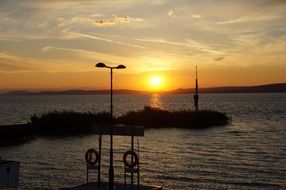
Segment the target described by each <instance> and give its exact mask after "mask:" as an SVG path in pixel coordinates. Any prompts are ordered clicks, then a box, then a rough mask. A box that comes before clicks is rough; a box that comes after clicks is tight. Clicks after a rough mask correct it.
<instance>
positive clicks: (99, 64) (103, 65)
mask: <svg viewBox="0 0 286 190" xmlns="http://www.w3.org/2000/svg"><path fill="white" fill-rule="evenodd" d="M95 66H96V67H106V65H105V64H104V63H97V64H96V65H95Z"/></svg>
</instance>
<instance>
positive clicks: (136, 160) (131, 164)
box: [123, 150, 139, 168]
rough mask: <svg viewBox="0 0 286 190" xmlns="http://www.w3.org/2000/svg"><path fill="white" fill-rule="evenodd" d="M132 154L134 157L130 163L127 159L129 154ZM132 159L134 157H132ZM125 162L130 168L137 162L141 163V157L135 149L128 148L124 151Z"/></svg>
mask: <svg viewBox="0 0 286 190" xmlns="http://www.w3.org/2000/svg"><path fill="white" fill-rule="evenodd" d="M128 155H131V158H133V162H131V163H129V162H128V161H127V156H128ZM131 160H132V159H131ZM123 162H124V165H125V166H126V167H128V168H134V167H135V166H136V165H137V164H139V158H138V156H137V154H136V153H135V152H134V151H131V150H128V151H126V152H125V153H124V155H123Z"/></svg>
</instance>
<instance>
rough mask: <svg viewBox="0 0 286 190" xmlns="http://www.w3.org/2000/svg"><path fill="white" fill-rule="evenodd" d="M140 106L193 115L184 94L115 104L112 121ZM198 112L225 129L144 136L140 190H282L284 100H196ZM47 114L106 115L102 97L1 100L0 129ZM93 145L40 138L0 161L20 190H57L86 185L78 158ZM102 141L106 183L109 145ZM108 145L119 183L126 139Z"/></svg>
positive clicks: (6, 152)
mask: <svg viewBox="0 0 286 190" xmlns="http://www.w3.org/2000/svg"><path fill="white" fill-rule="evenodd" d="M144 105H151V106H156V107H160V108H164V109H171V110H180V109H188V108H192V107H193V99H192V95H190V94H176V95H115V96H114V112H115V115H121V114H124V113H126V112H127V111H129V110H139V109H142V108H143V106H144ZM200 106H201V108H207V109H214V110H218V111H223V112H226V113H227V114H228V115H229V116H231V117H232V122H231V124H229V125H227V126H223V127H214V128H210V129H206V130H187V129H176V128H174V129H152V130H146V131H145V137H142V138H139V140H140V161H141V182H142V183H145V184H148V183H151V184H157V185H162V186H163V188H164V189H286V94H285V93H275V94H272V93H265V94H203V95H201V97H200ZM53 110H75V111H92V112H96V111H104V110H105V111H108V110H109V96H108V95H89V96H0V125H4V124H15V123H25V122H27V121H28V120H29V117H30V116H31V115H32V114H34V113H44V112H47V111H53ZM97 139H98V136H96V135H89V136H81V137H65V138H42V137H41V138H40V137H39V138H36V139H35V140H33V141H30V142H28V143H25V144H22V145H18V146H9V147H0V156H2V157H3V158H5V159H11V160H18V161H20V162H21V170H20V179H21V181H20V189H49V188H50V189H57V188H59V187H66V186H72V185H78V184H81V183H84V182H85V181H86V176H85V172H86V170H85V169H86V168H85V161H84V154H85V151H86V150H87V149H88V148H91V147H95V148H96V147H97V146H98V142H97ZM103 140H104V142H103V160H102V162H103V165H102V170H103V171H102V177H103V179H105V180H107V176H108V173H107V172H108V161H109V160H108V158H109V157H108V156H109V152H108V148H109V141H108V140H109V138H108V137H104V139H103ZM136 142H137V141H136ZM114 143H115V145H114V159H115V180H116V181H123V162H122V156H123V154H124V152H125V151H126V150H128V149H129V148H130V147H129V146H130V139H129V138H126V137H115V138H114ZM93 177H96V176H93Z"/></svg>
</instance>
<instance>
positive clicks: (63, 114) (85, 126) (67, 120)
mask: <svg viewBox="0 0 286 190" xmlns="http://www.w3.org/2000/svg"><path fill="white" fill-rule="evenodd" d="M30 119H31V122H30V124H31V126H32V127H33V128H34V130H35V132H36V133H38V134H66V133H68V134H80V133H87V132H91V131H92V125H95V124H106V123H109V121H110V114H109V113H107V112H100V113H91V112H85V113H81V112H75V111H54V112H49V113H46V114H42V115H40V116H37V115H33V116H31V118H30Z"/></svg>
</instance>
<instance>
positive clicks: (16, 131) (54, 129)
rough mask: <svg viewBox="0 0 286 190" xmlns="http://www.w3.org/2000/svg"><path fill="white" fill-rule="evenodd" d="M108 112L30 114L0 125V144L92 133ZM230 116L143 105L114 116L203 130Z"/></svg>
mask: <svg viewBox="0 0 286 190" xmlns="http://www.w3.org/2000/svg"><path fill="white" fill-rule="evenodd" d="M110 119H111V118H110V113H108V112H100V113H91V112H85V113H81V112H75V111H53V112H48V113H45V114H41V115H33V116H31V118H30V122H29V123H28V124H21V125H9V126H0V146H1V145H6V144H8V145H9V144H19V143H22V142H25V141H29V140H31V139H33V138H34V137H35V136H36V135H45V136H57V135H81V134H92V133H93V126H94V125H103V126H109V124H110V122H111V121H110ZM229 120H230V118H229V117H228V116H227V115H226V114H225V113H221V112H217V111H212V110H200V111H193V110H181V111H168V110H162V109H159V108H153V107H149V106H146V107H144V109H143V110H139V111H130V112H128V113H126V114H125V115H123V116H121V117H117V118H113V122H114V124H125V125H141V126H144V127H145V128H163V127H164V128H166V127H174V128H175V127H177V128H189V129H204V128H207V127H211V126H219V125H226V124H227V123H228V122H229Z"/></svg>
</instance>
